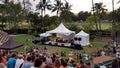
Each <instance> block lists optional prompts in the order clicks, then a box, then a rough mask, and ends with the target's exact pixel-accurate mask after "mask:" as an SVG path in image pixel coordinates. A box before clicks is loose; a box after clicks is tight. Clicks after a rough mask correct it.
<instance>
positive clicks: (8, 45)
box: [0, 39, 23, 50]
mask: <svg viewBox="0 0 120 68" xmlns="http://www.w3.org/2000/svg"><path fill="white" fill-rule="evenodd" d="M20 46H23V44H22V43H18V42H15V41H12V40H11V39H10V40H8V41H7V42H6V43H4V44H3V45H0V49H5V50H11V49H15V48H17V47H20Z"/></svg>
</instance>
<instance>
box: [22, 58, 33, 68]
mask: <svg viewBox="0 0 120 68" xmlns="http://www.w3.org/2000/svg"><path fill="white" fill-rule="evenodd" d="M31 66H33V63H32V58H31V57H27V61H26V62H24V63H23V65H22V67H21V68H30V67H31Z"/></svg>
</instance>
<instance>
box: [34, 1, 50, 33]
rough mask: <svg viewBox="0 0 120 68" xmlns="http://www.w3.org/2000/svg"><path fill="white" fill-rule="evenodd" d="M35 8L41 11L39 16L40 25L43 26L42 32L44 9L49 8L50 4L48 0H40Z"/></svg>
mask: <svg viewBox="0 0 120 68" xmlns="http://www.w3.org/2000/svg"><path fill="white" fill-rule="evenodd" d="M36 8H37V9H36V10H39V11H41V18H42V26H43V28H42V29H43V32H44V23H43V19H44V16H45V11H46V9H48V10H51V4H50V1H46V0H40V2H39V4H37V5H36Z"/></svg>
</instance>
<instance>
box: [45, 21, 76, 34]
mask: <svg viewBox="0 0 120 68" xmlns="http://www.w3.org/2000/svg"><path fill="white" fill-rule="evenodd" d="M47 33H56V34H64V35H67V36H68V35H70V34H72V33H75V32H74V31H71V30H69V29H67V28H66V27H65V26H64V25H63V23H61V24H60V25H59V26H58V27H57V28H55V29H53V30H51V31H47Z"/></svg>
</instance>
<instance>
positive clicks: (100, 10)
mask: <svg viewBox="0 0 120 68" xmlns="http://www.w3.org/2000/svg"><path fill="white" fill-rule="evenodd" d="M104 7H105V5H103V3H95V6H94V11H95V13H96V15H97V16H98V17H99V18H100V19H101V18H102V17H103V16H102V14H103V13H106V11H107V9H105V8H104ZM98 25H99V30H101V23H100V22H99V24H98Z"/></svg>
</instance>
